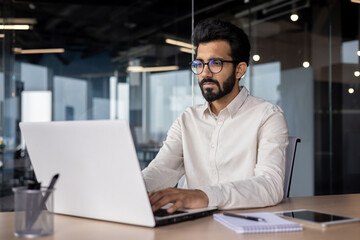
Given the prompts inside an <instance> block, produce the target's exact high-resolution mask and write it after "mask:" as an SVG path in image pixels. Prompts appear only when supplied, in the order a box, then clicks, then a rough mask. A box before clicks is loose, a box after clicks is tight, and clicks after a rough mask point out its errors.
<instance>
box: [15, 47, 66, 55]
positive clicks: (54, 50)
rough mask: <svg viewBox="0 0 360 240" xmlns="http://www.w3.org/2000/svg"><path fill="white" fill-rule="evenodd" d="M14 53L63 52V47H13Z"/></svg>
mask: <svg viewBox="0 0 360 240" xmlns="http://www.w3.org/2000/svg"><path fill="white" fill-rule="evenodd" d="M13 51H14V53H15V54H42V53H63V52H65V49H64V48H43V49H21V48H13Z"/></svg>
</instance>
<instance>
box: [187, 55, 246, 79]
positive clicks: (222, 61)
mask: <svg viewBox="0 0 360 240" xmlns="http://www.w3.org/2000/svg"><path fill="white" fill-rule="evenodd" d="M214 60H219V61H220V62H221V69H220V71H218V72H215V73H214V72H213V71H211V68H210V66H209V63H210V62H211V61H214ZM195 61H200V62H201V63H202V64H203V68H202V70H201V72H200V73H194V71H193V69H192V64H193V62H195ZM224 62H229V63H239V62H241V61H239V60H231V61H230V60H223V59H221V58H212V59H210V60H209V62H207V63H206V62H204V61H202V60H199V59H195V60H194V61H191V62H190V63H189V65H190V69H191V72H192V73H194V74H196V75H200V74H202V73H203V72H204V69H205V65H208V68H209V71H210V72H211V73H213V74H217V73H220V72H221V71H222V70H223V67H224Z"/></svg>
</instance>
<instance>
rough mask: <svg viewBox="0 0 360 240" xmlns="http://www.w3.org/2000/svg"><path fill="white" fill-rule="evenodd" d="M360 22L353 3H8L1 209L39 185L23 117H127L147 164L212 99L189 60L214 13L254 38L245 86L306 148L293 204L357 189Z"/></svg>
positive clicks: (1, 9) (1, 85) (0, 93)
mask: <svg viewBox="0 0 360 240" xmlns="http://www.w3.org/2000/svg"><path fill="white" fill-rule="evenodd" d="M359 14H360V4H357V3H353V2H351V1H350V0H349V1H347V0H346V1H340V0H336V1H321V0H315V1H309V0H293V1H284V0H272V1H263V0H245V1H233V0H227V1H220V2H219V1H214V0H211V1H200V0H199V1H198V0H193V1H188V2H183V1H178V0H176V1H162V0H160V1H139V2H134V3H133V2H126V1H107V0H105V1H101V2H98V1H89V2H87V3H85V2H84V1H76V0H75V1H35V2H28V1H10V0H7V1H3V2H2V3H0V18H1V20H2V25H0V26H1V29H0V44H1V49H0V55H1V60H0V62H1V64H0V194H1V195H0V199H1V200H2V201H1V202H2V205H1V208H0V211H1V210H2V211H6V210H11V209H12V205H11V199H10V200H8V202H10V204H3V202H5V201H4V199H7V198H8V197H9V196H10V198H11V187H13V186H17V185H20V184H23V183H24V181H25V180H27V179H34V178H35V176H34V173H33V169H32V167H31V162H30V159H29V157H28V155H27V152H26V148H25V143H24V141H23V140H22V139H21V134H20V131H19V128H18V123H19V122H21V121H72V120H96V119H125V120H127V121H128V122H129V123H130V127H131V130H132V134H133V139H134V142H135V145H136V149H137V152H138V157H139V160H140V163H141V167H142V168H144V167H146V166H147V164H148V163H149V162H150V161H151V160H152V159H153V158H154V157H155V156H156V154H157V152H158V150H159V148H160V147H161V145H162V142H163V141H164V139H165V137H166V133H167V130H168V128H169V127H170V125H171V124H172V122H173V121H174V120H175V119H176V118H177V116H179V115H180V114H181V112H182V111H183V110H184V109H185V108H187V107H189V106H191V105H193V104H199V103H203V102H204V100H203V98H202V96H201V93H200V91H199V87H198V84H197V78H196V77H194V76H192V75H191V71H190V70H189V69H188V63H189V62H190V61H191V60H192V57H193V56H192V46H191V34H192V28H193V24H196V23H197V22H198V21H199V20H201V19H204V18H207V17H213V18H220V19H223V20H227V21H230V22H232V23H234V24H236V25H238V26H239V27H241V28H243V29H244V30H245V31H246V33H247V34H248V35H249V37H250V41H251V45H252V50H251V62H250V66H249V68H248V71H247V73H246V76H245V77H244V78H243V79H242V80H241V82H240V84H242V85H245V86H246V87H247V88H248V89H249V90H250V93H251V94H252V95H254V96H257V97H261V98H264V99H266V100H268V101H271V102H273V103H276V104H278V105H280V106H281V107H282V109H283V110H284V112H285V115H286V118H287V121H288V125H289V130H290V135H296V136H298V137H300V138H301V140H302V141H301V143H300V144H299V146H298V149H297V155H296V160H295V167H294V174H293V179H292V187H291V192H290V196H307V195H319V194H337V193H354V192H360V188H359V186H358V185H357V184H354V183H356V182H358V181H359V180H360V166H359V161H358V159H359V155H360V151H359V148H358V147H357V142H358V141H357V140H358V138H359V136H360V134H359V133H360V127H359V124H358V122H359V119H358V118H359V116H360V115H359V108H360V98H359V96H360V95H359V91H360V89H359V81H360V77H359V75H360V73H359V71H360V66H359V57H360V52H359V51H360V47H359V41H360V33H359V31H360V25H359V22H360V21H359V20H360V19H359ZM15 25H16V26H18V27H17V28H12V27H11V26H13V27H14V26H15ZM20 25H21V28H23V29H24V30H20Z"/></svg>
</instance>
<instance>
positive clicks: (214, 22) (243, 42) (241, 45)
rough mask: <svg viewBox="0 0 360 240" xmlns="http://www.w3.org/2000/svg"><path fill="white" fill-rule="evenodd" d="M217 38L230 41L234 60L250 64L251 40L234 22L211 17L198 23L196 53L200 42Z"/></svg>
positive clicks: (195, 42)
mask: <svg viewBox="0 0 360 240" xmlns="http://www.w3.org/2000/svg"><path fill="white" fill-rule="evenodd" d="M217 40H225V41H227V42H229V45H230V49H231V53H230V54H231V57H232V59H233V60H234V61H239V62H245V63H246V64H247V65H249V58H250V42H249V38H248V36H247V35H246V33H245V32H244V31H243V30H242V29H241V28H239V27H237V26H235V25H234V24H232V23H229V22H225V21H222V20H218V19H211V18H208V19H205V20H202V21H200V22H199V23H198V24H197V25H196V27H195V30H194V35H193V42H194V46H195V48H196V54H197V49H198V47H199V44H201V43H208V42H212V41H217Z"/></svg>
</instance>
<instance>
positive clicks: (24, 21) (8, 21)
mask: <svg viewBox="0 0 360 240" xmlns="http://www.w3.org/2000/svg"><path fill="white" fill-rule="evenodd" d="M0 22H2V23H6V24H30V25H33V24H36V23H37V20H36V18H0Z"/></svg>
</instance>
